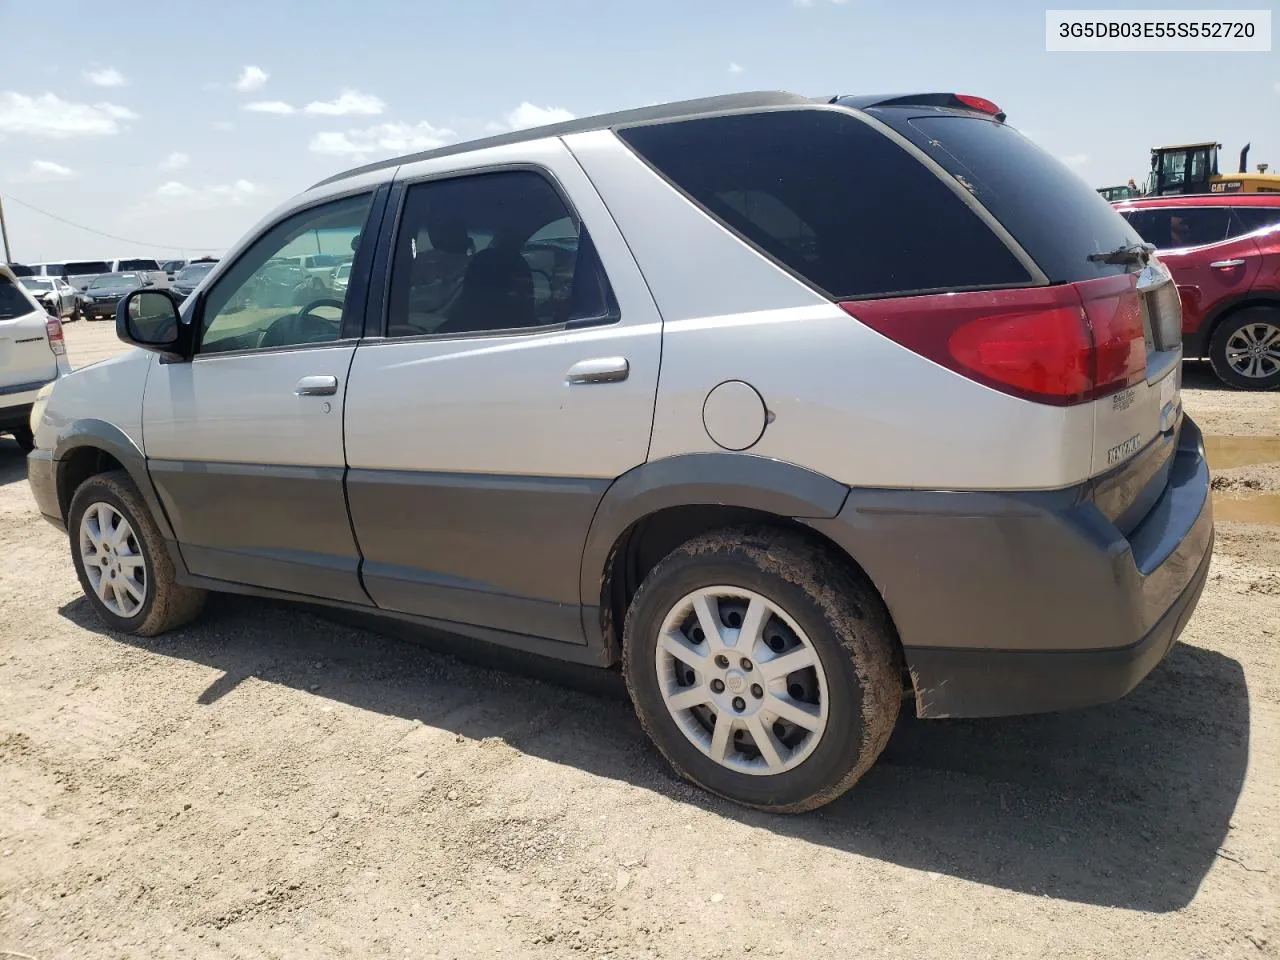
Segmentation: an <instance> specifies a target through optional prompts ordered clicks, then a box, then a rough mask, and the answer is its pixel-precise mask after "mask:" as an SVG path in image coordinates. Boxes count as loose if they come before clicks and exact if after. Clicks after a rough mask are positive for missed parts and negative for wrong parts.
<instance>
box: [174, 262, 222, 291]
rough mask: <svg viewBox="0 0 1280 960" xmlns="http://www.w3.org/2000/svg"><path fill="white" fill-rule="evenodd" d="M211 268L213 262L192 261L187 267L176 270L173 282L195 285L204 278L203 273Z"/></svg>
mask: <svg viewBox="0 0 1280 960" xmlns="http://www.w3.org/2000/svg"><path fill="white" fill-rule="evenodd" d="M213 268H214V264H212V263H193V264H192V265H191V266H189V267H183V268H182V270H180V271H179V272H178V275H177V276H176V277H174V279H173V282H174V283H181V284H183V285H187V284H190V285H191V286H195V285H196V284H197V283H199V282H200V281H201V280H202V279H203V278H204V275H205V274H206V273H208V272H209V271H210V270H212V269H213Z"/></svg>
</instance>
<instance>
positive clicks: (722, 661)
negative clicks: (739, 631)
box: [716, 653, 729, 670]
mask: <svg viewBox="0 0 1280 960" xmlns="http://www.w3.org/2000/svg"><path fill="white" fill-rule="evenodd" d="M716 666H717V667H719V668H720V669H721V670H723V669H724V668H725V667H727V666H729V658H728V657H726V656H725V655H724V654H723V653H720V654H717V655H716Z"/></svg>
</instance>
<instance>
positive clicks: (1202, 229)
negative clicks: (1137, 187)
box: [1125, 207, 1231, 250]
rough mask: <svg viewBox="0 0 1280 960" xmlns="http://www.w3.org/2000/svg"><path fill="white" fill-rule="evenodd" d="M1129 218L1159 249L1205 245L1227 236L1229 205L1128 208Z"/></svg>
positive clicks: (1139, 232) (1177, 248) (1143, 236)
mask: <svg viewBox="0 0 1280 960" xmlns="http://www.w3.org/2000/svg"><path fill="white" fill-rule="evenodd" d="M1125 219H1126V220H1128V221H1129V223H1130V224H1131V225H1132V226H1133V228H1134V229H1135V230H1137V231H1138V234H1139V235H1140V236H1141V237H1142V239H1143V240H1145V241H1146V242H1147V243H1151V244H1155V247H1156V249H1157V250H1179V249H1182V248H1183V247H1203V246H1205V245H1207V244H1210V243H1219V242H1221V241H1223V240H1225V239H1227V228H1228V227H1229V226H1230V224H1231V210H1230V208H1228V207H1156V208H1148V209H1138V210H1128V211H1125Z"/></svg>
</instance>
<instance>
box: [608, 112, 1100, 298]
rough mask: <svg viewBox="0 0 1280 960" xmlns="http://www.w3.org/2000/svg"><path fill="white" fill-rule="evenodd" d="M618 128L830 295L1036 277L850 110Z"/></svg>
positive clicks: (682, 184) (706, 203) (744, 233)
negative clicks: (848, 111) (850, 112)
mask: <svg viewBox="0 0 1280 960" xmlns="http://www.w3.org/2000/svg"><path fill="white" fill-rule="evenodd" d="M618 134H619V136H621V137H622V139H623V140H624V141H626V142H627V143H628V144H629V145H630V146H631V148H632V149H633V150H635V151H636V152H637V153H639V154H640V156H642V157H643V158H644V159H645V160H647V161H648V162H649V163H650V164H652V165H653V166H654V167H655V168H656V169H657V170H658V172H659V173H661V174H662V175H664V176H665V177H667V179H669V180H670V181H672V182H673V183H674V184H675V185H676V186H677V187H679V188H680V189H681V190H683V191H684V192H685V193H686V194H688V195H689V196H690V197H691V198H692V199H693V200H694V201H695V202H697V203H698V204H700V205H701V206H702V207H703V208H704V209H705V210H707V211H708V212H709V213H711V214H712V215H713V216H715V217H716V218H717V219H719V220H720V221H721V222H722V223H724V224H725V225H726V226H727V227H728V228H729V229H731V230H733V231H734V232H736V233H737V234H738V235H739V236H741V237H742V238H743V239H744V240H746V241H748V242H749V243H751V244H752V245H754V246H755V247H756V248H757V249H759V250H761V251H762V252H763V253H765V254H767V255H768V256H770V257H772V258H773V259H774V260H776V261H777V262H778V263H779V264H781V265H782V266H784V267H786V268H787V269H788V270H790V271H791V272H792V273H794V274H796V275H797V276H799V277H801V278H802V279H804V280H807V281H808V282H809V283H810V284H812V285H813V286H815V287H817V288H818V289H820V290H822V291H823V292H825V293H827V294H829V295H831V296H833V297H836V298H837V299H841V298H852V297H871V296H884V295H888V294H900V293H919V292H924V291H929V290H954V289H964V288H975V287H992V286H1014V285H1019V284H1026V283H1028V282H1030V280H1031V278H1030V275H1029V274H1028V273H1027V270H1026V269H1025V268H1024V267H1023V266H1022V265H1021V264H1020V263H1019V262H1018V260H1017V258H1016V257H1014V255H1013V254H1012V253H1011V252H1010V251H1009V249H1008V248H1007V247H1006V246H1005V245H1004V243H1003V242H1002V241H1001V240H1000V239H999V238H998V237H997V236H996V235H995V233H993V232H992V230H991V229H990V228H989V227H988V226H987V225H986V224H985V223H984V222H983V221H982V220H981V218H980V217H979V216H978V215H977V214H976V213H974V212H973V210H971V209H970V208H969V206H968V205H967V204H966V203H965V202H964V201H963V200H961V199H960V197H959V196H958V195H957V194H956V192H955V191H954V190H952V189H951V188H950V187H949V186H948V185H947V184H946V183H944V182H943V181H942V180H940V179H939V178H938V177H937V176H935V175H934V174H933V173H932V172H931V171H930V170H929V169H928V168H926V167H925V166H924V165H923V164H921V163H920V162H918V161H917V160H915V159H914V158H913V157H911V156H910V155H909V154H908V153H907V152H906V151H905V150H903V148H902V147H900V146H899V145H898V144H896V143H894V142H893V141H892V140H890V139H889V138H888V137H886V136H884V135H883V134H882V133H880V132H879V131H878V130H876V129H875V128H873V127H872V126H871V125H870V124H868V123H866V122H865V121H862V120H859V119H858V118H856V117H853V116H850V115H849V114H847V113H844V112H841V111H837V110H814V109H806V110H782V111H769V112H765V113H751V114H739V115H735V116H725V117H706V118H699V119H696V120H684V121H677V122H672V123H662V124H651V125H647V126H640V127H632V128H630V129H624V130H620V131H619V132H618ZM1095 196H1096V195H1095ZM1098 202H1100V203H1101V202H1102V201H1101V198H1098ZM1117 219H1119V218H1117ZM1122 226H1123V222H1122Z"/></svg>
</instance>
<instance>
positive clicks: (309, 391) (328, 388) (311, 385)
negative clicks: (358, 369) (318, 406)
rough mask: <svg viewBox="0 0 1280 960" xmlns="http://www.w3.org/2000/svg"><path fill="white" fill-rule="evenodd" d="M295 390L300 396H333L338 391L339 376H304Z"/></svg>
mask: <svg viewBox="0 0 1280 960" xmlns="http://www.w3.org/2000/svg"><path fill="white" fill-rule="evenodd" d="M293 392H294V393H296V394H297V395H298V396H300V397H331V396H333V395H334V394H335V393H337V392H338V378H337V377H303V378H302V379H301V380H299V381H298V385H297V386H296V387H294V388H293Z"/></svg>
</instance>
